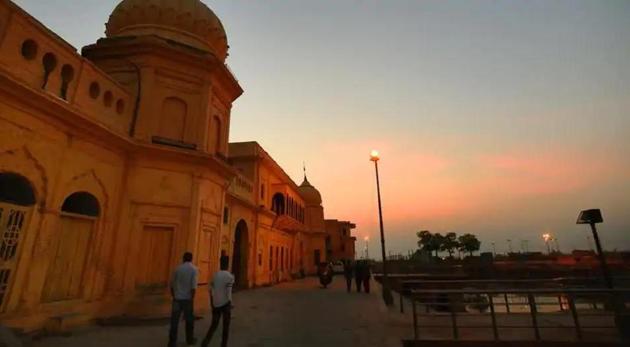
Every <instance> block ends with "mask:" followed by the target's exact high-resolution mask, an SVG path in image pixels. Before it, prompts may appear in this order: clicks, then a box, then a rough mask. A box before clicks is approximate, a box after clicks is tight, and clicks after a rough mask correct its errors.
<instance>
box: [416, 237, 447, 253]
mask: <svg viewBox="0 0 630 347" xmlns="http://www.w3.org/2000/svg"><path fill="white" fill-rule="evenodd" d="M416 235H418V238H419V240H418V247H419V248H420V249H422V250H423V251H426V252H428V253H429V254H432V253H433V252H435V256H436V257H437V256H438V252H439V250H440V248H441V246H442V242H443V239H444V236H442V235H440V233H437V234H432V233H431V232H430V231H428V230H422V231H419V232H417V233H416Z"/></svg>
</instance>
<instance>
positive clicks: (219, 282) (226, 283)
mask: <svg viewBox="0 0 630 347" xmlns="http://www.w3.org/2000/svg"><path fill="white" fill-rule="evenodd" d="M228 267H229V258H228V257H221V270H220V271H218V272H217V273H215V274H214V276H213V277H212V284H211V286H210V295H211V297H210V299H211V303H212V304H211V308H212V324H210V329H208V333H207V334H206V337H205V338H204V339H203V341H202V342H201V346H202V347H208V344H210V341H211V340H212V336H213V335H214V332H215V331H216V330H217V328H218V327H219V320H220V319H221V317H223V336H222V337H221V346H222V347H226V346H227V343H228V338H229V336H230V321H231V320H232V287H233V286H234V275H232V274H231V273H230V272H229V271H227V269H228Z"/></svg>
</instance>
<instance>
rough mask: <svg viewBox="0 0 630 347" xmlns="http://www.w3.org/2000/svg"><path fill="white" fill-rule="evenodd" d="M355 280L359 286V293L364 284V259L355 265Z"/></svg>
mask: <svg viewBox="0 0 630 347" xmlns="http://www.w3.org/2000/svg"><path fill="white" fill-rule="evenodd" d="M354 281H355V284H356V286H357V293H361V286H362V284H363V261H358V262H357V263H356V265H355V266H354Z"/></svg>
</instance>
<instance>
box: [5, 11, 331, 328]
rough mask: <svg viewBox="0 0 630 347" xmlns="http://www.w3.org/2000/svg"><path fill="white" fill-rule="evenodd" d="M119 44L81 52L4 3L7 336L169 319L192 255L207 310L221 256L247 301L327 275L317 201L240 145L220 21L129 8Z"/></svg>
mask: <svg viewBox="0 0 630 347" xmlns="http://www.w3.org/2000/svg"><path fill="white" fill-rule="evenodd" d="M105 36H106V37H105V38H102V39H99V40H98V41H97V42H96V43H95V44H93V45H89V46H87V47H84V48H83V50H82V54H81V55H80V54H77V52H76V49H75V48H74V47H72V46H71V45H70V44H68V43H67V42H65V41H64V40H63V39H62V38H60V37H59V36H58V35H56V34H55V33H54V32H52V31H50V30H49V29H47V28H46V27H44V26H43V25H42V24H41V23H40V22H39V21H37V20H36V19H35V18H33V17H31V16H30V15H29V14H28V13H26V12H25V11H23V10H22V9H21V8H19V7H18V6H17V5H15V4H14V3H12V2H11V1H9V0H0V235H1V236H2V239H1V241H2V242H1V243H0V323H2V324H3V325H7V326H10V327H15V328H20V329H22V330H23V331H25V332H29V331H33V330H36V329H41V328H44V327H45V328H47V329H50V330H56V329H66V328H69V327H72V326H74V325H79V324H83V323H86V322H89V321H93V320H95V319H98V318H106V317H113V316H122V315H125V316H129V317H157V316H164V315H165V314H167V313H168V312H169V310H170V306H171V305H170V295H169V290H168V285H169V278H170V273H171V271H172V269H173V268H174V267H175V266H176V265H177V264H178V263H180V262H181V257H182V254H183V253H184V252H185V251H192V252H193V253H194V262H195V263H196V265H197V266H198V267H199V269H200V271H201V274H200V278H199V283H200V286H201V288H200V289H199V291H198V292H199V293H200V294H199V296H198V299H197V300H196V310H197V311H206V310H207V309H208V307H209V305H208V300H209V299H208V295H207V294H206V293H207V285H208V282H209V281H210V276H211V274H212V272H214V271H216V270H217V269H218V267H219V258H220V256H221V255H226V256H229V257H230V259H231V262H232V263H231V264H232V265H231V268H232V271H233V272H234V273H235V274H236V276H237V285H238V286H239V287H242V288H249V287H253V286H258V285H267V284H272V283H276V282H278V281H283V280H289V279H290V278H292V277H294V276H297V275H300V274H302V273H306V274H310V273H314V272H315V269H316V263H318V262H320V261H324V260H326V246H325V239H326V235H327V234H326V228H325V222H324V212H323V207H322V200H321V196H320V195H319V192H318V191H317V190H316V189H315V188H314V187H313V186H312V185H310V183H308V181H307V180H306V179H305V181H304V183H303V184H302V185H300V186H297V185H296V184H295V183H294V182H293V181H292V180H291V179H290V178H289V177H288V175H286V173H284V171H283V170H282V168H280V167H279V165H278V164H277V163H275V161H273V159H272V158H271V156H270V155H269V154H267V153H266V152H265V151H264V150H263V149H262V148H261V147H260V146H259V145H258V144H257V143H255V142H249V143H240V144H229V143H228V138H229V130H230V120H231V117H232V114H231V109H232V103H233V102H234V101H235V100H236V99H237V98H238V97H240V95H241V94H242V93H243V90H242V89H241V86H240V85H239V83H238V81H237V80H236V78H235V77H234V75H233V74H232V72H231V71H230V69H229V68H228V67H227V65H226V57H227V54H228V42H227V35H226V32H225V30H224V27H223V25H222V23H221V21H220V20H219V18H218V17H217V16H216V15H215V14H214V13H213V12H212V11H211V10H210V9H209V8H208V7H206V6H205V5H204V4H203V3H202V2H201V1H199V0H185V1H184V0H161V1H145V0H124V1H122V2H120V4H119V5H118V6H117V7H116V8H115V10H114V11H113V12H112V14H111V16H110V17H109V21H108V23H107V24H106V35H105Z"/></svg>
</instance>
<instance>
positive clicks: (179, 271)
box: [168, 252, 198, 347]
mask: <svg viewBox="0 0 630 347" xmlns="http://www.w3.org/2000/svg"><path fill="white" fill-rule="evenodd" d="M183 258H184V259H183V260H184V262H183V263H182V264H181V265H179V266H178V267H177V268H176V269H175V271H174V272H173V276H172V278H171V296H172V297H173V309H172V313H171V329H170V332H169V336H168V345H169V347H175V346H176V345H177V328H178V326H179V319H180V317H181V315H182V313H183V314H184V320H185V321H186V342H187V343H188V345H194V344H195V343H196V340H195V337H194V327H195V316H194V314H193V307H194V305H193V300H194V298H195V290H196V289H197V276H198V271H197V268H196V267H195V265H193V264H192V260H193V255H192V253H190V252H186V253H184V257H183Z"/></svg>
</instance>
